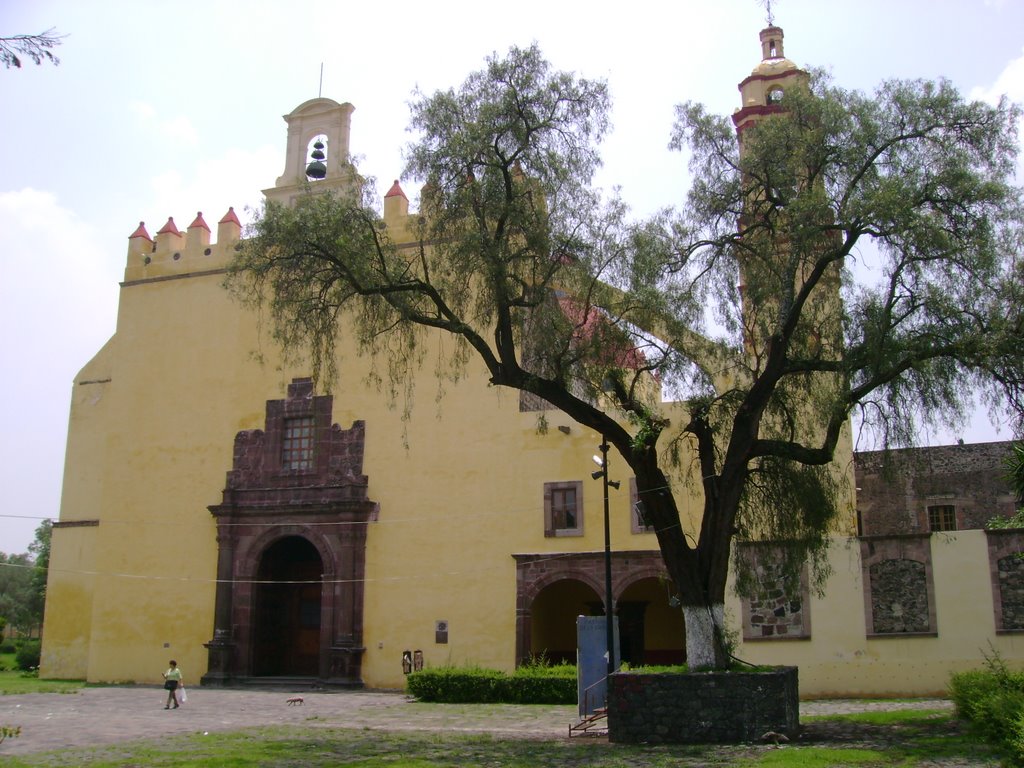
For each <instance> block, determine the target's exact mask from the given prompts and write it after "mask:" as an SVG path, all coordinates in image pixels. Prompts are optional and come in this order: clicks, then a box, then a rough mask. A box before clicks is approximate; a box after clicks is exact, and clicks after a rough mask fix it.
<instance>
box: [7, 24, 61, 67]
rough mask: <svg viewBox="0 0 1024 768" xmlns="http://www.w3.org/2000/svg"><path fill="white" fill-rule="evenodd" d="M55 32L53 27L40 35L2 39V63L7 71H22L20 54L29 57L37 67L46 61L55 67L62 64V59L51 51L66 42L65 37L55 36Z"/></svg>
mask: <svg viewBox="0 0 1024 768" xmlns="http://www.w3.org/2000/svg"><path fill="white" fill-rule="evenodd" d="M54 31H55V30H54V28H52V27H51V28H50V29H48V30H46V31H45V32H43V33H41V34H38V35H14V36H13V37H0V62H2V63H3V65H4V68H5V69H10V68H11V67H14V68H15V69H21V63H22V62H21V59H20V58H18V54H19V53H20V54H21V55H22V56H28V57H29V58H30V59H32V61H33V62H35V63H36V64H37V65H39V64H42V63H43V61H44V60H46V61H49V62H50V63H51V64H53V65H54V66H56V65H58V64H60V59H58V58H57V56H56V54H54V53H53V51H52V50H51V49H52V48H56V47H57V46H58V45H60V44H61V43H62V42H63V41H64V36H63V35H55V34H53V33H54Z"/></svg>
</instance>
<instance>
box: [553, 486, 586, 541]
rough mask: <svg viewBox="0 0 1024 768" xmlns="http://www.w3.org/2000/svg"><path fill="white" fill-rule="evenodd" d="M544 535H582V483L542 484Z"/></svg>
mask: <svg viewBox="0 0 1024 768" xmlns="http://www.w3.org/2000/svg"><path fill="white" fill-rule="evenodd" d="M544 535H545V536H582V535H583V483H582V482H579V481H576V482H568V483H545V484H544Z"/></svg>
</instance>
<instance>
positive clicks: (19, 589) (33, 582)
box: [0, 520, 53, 632]
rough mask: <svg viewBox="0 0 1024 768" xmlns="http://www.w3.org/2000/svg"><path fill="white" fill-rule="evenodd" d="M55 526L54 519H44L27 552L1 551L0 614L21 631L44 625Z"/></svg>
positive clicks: (28, 630)
mask: <svg viewBox="0 0 1024 768" xmlns="http://www.w3.org/2000/svg"><path fill="white" fill-rule="evenodd" d="M52 530H53V523H52V522H51V521H50V520H44V521H43V522H41V523H40V524H39V526H38V527H37V528H36V535H35V539H34V540H33V542H32V543H31V544H30V545H29V547H28V549H29V551H28V552H27V553H24V554H18V555H8V554H5V553H3V552H0V616H2V617H4V618H5V619H7V621H8V623H10V625H11V626H12V627H15V628H17V629H18V630H20V631H22V632H30V631H32V630H33V629H35V628H37V627H41V626H42V625H43V609H44V607H45V605H46V576H47V569H48V568H49V564H50V534H51V531H52Z"/></svg>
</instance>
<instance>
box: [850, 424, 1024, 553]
mask: <svg viewBox="0 0 1024 768" xmlns="http://www.w3.org/2000/svg"><path fill="white" fill-rule="evenodd" d="M1010 446H1011V443H1010V442H1008V441H1004V442H993V443H977V444H973V445H944V446H936V447H930V448H909V449H901V450H894V451H890V452H889V453H888V454H886V452H884V451H861V452H859V453H857V454H855V457H854V462H855V471H856V477H857V510H858V513H859V517H860V524H861V530H860V533H861V534H862V535H864V536H887V535H892V534H903V533H924V532H928V531H929V526H928V507H929V506H945V505H949V506H953V507H954V508H955V510H956V527H957V529H958V530H967V529H977V528H984V527H985V523H986V521H988V519H989V518H991V517H994V516H996V515H999V516H1003V517H1008V516H1010V515H1012V514H1013V512H1014V509H1015V503H1014V497H1013V493H1012V491H1011V489H1010V487H1009V484H1008V483H1007V482H1006V480H1005V478H1004V477H1003V475H1004V473H1005V469H1004V468H1003V460H1004V458H1005V457H1006V456H1007V455H1009V452H1010Z"/></svg>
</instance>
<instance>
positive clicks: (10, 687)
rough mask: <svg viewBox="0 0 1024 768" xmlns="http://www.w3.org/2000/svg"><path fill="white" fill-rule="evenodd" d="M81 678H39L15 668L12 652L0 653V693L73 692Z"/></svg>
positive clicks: (80, 683) (80, 685) (79, 686)
mask: <svg viewBox="0 0 1024 768" xmlns="http://www.w3.org/2000/svg"><path fill="white" fill-rule="evenodd" d="M83 685H85V683H83V682H82V681H81V680H40V679H39V678H38V677H36V676H35V675H30V674H28V673H26V672H21V671H19V670H18V669H17V664H16V662H15V658H14V654H13V653H0V695H5V696H6V695H8V694H15V693H74V692H75V691H77V690H78V689H79V688H81V687H82V686H83Z"/></svg>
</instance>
